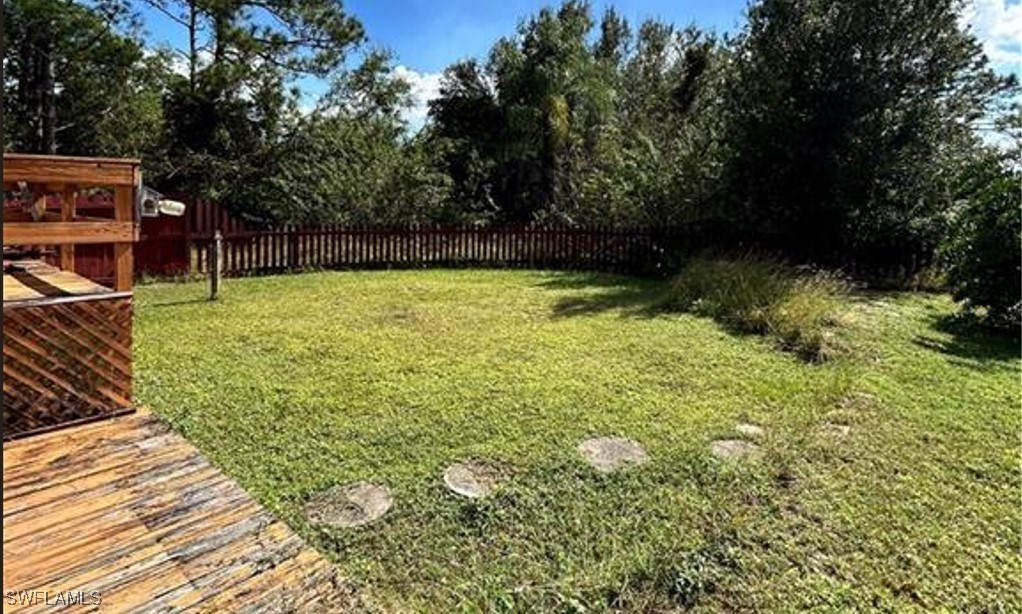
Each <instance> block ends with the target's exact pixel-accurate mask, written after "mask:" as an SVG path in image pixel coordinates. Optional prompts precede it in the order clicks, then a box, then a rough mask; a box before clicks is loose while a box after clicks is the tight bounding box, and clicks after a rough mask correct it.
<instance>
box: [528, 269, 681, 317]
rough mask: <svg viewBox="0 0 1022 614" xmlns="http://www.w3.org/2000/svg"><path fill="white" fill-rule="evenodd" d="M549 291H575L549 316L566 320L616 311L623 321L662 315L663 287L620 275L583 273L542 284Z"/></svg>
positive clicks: (658, 283)
mask: <svg viewBox="0 0 1022 614" xmlns="http://www.w3.org/2000/svg"><path fill="white" fill-rule="evenodd" d="M539 286H540V287H543V288H547V289H550V290H577V291H579V292H578V293H577V294H575V293H573V294H574V295H573V296H566V297H564V298H561V299H560V300H558V301H557V302H556V303H555V304H554V308H553V314H552V316H553V317H555V318H568V317H574V316H585V315H595V314H598V313H602V312H606V311H619V312H621V315H622V316H625V317H642V318H649V317H653V316H655V315H657V314H659V313H662V312H664V311H665V310H664V309H663V293H664V283H663V282H662V281H658V280H651V279H636V278H633V277H624V276H620V275H609V274H596V273H582V274H577V275H565V276H559V277H555V278H553V279H550V280H547V281H544V282H541V283H540V284H539Z"/></svg>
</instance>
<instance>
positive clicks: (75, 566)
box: [3, 413, 355, 612]
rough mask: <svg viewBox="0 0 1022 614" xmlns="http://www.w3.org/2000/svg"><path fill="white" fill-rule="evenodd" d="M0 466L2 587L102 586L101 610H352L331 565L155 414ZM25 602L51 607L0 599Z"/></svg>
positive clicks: (75, 436) (22, 452)
mask: <svg viewBox="0 0 1022 614" xmlns="http://www.w3.org/2000/svg"><path fill="white" fill-rule="evenodd" d="M3 468H4V487H3V514H4V516H3V518H4V520H3V533H4V538H3V541H4V552H3V560H4V566H3V567H4V571H3V586H4V590H5V591H12V590H13V591H28V592H35V591H49V593H50V596H51V600H53V599H54V595H56V593H58V592H65V593H66V592H68V591H71V592H77V591H83V592H84V593H85V594H86V595H88V594H89V592H90V591H99V592H100V594H101V596H102V603H101V604H100V606H99V608H98V609H99V610H100V611H104V612H106V611H109V612H132V611H145V612H150V611H169V612H174V611H200V612H239V611H240V612H264V611H272V612H291V611H294V612H308V611H314V612H316V611H321V612H337V611H345V610H348V609H352V608H353V607H354V603H355V600H354V597H353V594H352V593H351V592H350V591H349V590H348V589H346V588H345V587H344V585H343V584H342V583H341V582H340V580H339V579H338V577H337V572H336V570H335V568H334V567H333V565H332V564H330V563H329V562H328V561H327V560H326V559H324V558H323V557H321V556H320V555H319V554H317V553H316V552H315V551H314V550H312V549H311V548H309V547H308V546H307V545H305V543H304V542H302V540H301V539H300V538H299V537H298V536H297V535H295V534H294V533H293V532H291V530H290V529H288V528H287V527H286V526H285V525H284V524H283V523H281V522H279V521H277V520H275V519H274V518H273V517H272V516H271V515H270V514H269V513H268V512H267V511H266V510H265V509H263V508H262V507H261V506H259V505H258V504H257V503H256V502H255V501H254V500H253V499H252V498H251V497H249V496H248V495H247V494H246V493H245V492H244V491H243V490H242V489H241V488H240V487H239V486H238V485H237V484H235V483H234V482H233V481H231V480H230V479H228V478H227V477H226V476H224V475H223V474H222V473H220V472H219V471H218V470H216V469H215V468H214V467H213V466H211V465H210V464H209V463H208V462H207V461H206V460H205V459H204V458H203V457H202V456H201V455H200V454H199V452H198V451H197V450H196V449H195V448H194V447H193V446H192V445H191V444H189V443H188V442H187V441H185V440H184V439H183V438H181V437H180V436H178V435H176V434H175V433H173V432H172V431H171V430H170V429H169V427H167V425H166V424H164V423H163V422H161V421H160V420H159V419H158V418H156V417H154V416H152V415H150V414H147V413H138V414H132V415H127V416H120V417H116V418H111V419H108V420H104V421H101V422H96V423H92V424H85V425H81V426H77V427H73V428H68V429H63V430H59V431H55V432H53V433H48V434H45V435H39V436H36V437H31V438H27V439H23V440H19V441H13V442H7V443H5V444H4V456H3ZM5 597H6V596H5ZM79 609H80V610H91V609H95V608H92V607H86V608H79ZM23 610H24V611H32V612H36V611H40V612H42V611H49V610H48V609H47V608H45V607H42V608H40V607H39V606H38V605H35V606H31V607H27V606H25V605H22V604H19V603H15V604H11V603H9V600H8V599H6V598H5V599H4V605H3V611H4V612H19V611H23ZM51 610H53V611H56V610H62V611H63V606H62V605H58V606H54V607H52V608H51Z"/></svg>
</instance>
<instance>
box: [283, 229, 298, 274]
mask: <svg viewBox="0 0 1022 614" xmlns="http://www.w3.org/2000/svg"><path fill="white" fill-rule="evenodd" d="M284 232H285V236H286V237H287V268H288V269H290V270H291V271H297V270H298V247H299V246H298V230H297V228H296V227H295V226H287V227H285V229H284Z"/></svg>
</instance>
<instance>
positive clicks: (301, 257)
mask: <svg viewBox="0 0 1022 614" xmlns="http://www.w3.org/2000/svg"><path fill="white" fill-rule="evenodd" d="M669 241H670V239H669V233H666V232H655V231H651V230H648V229H631V228H609V227H589V228H574V227H546V226H538V227H533V226H529V227H525V226H496V227H478V226H421V225H411V226H402V227H351V226H319V227H315V228H297V227H285V228H280V229H275V230H267V231H253V232H240V233H232V234H225V235H224V236H223V239H222V254H221V263H222V264H221V266H222V268H223V272H224V274H225V275H228V276H240V275H260V274H271V273H281V272H289V271H300V270H308V269H349V268H350V269H357V268H363V269H370V268H418V267H468V266H487V267H507V268H540V269H543V268H549V269H578V270H600V271H615V272H622V273H632V274H649V273H655V272H656V271H657V270H658V268H661V267H663V266H664V264H665V263H664V261H663V260H664V253H665V252H664V246H665V245H666V244H667V243H668V242H669ZM212 243H213V241H212V237H211V236H205V237H193V245H194V249H193V254H192V262H191V265H192V266H191V268H192V271H193V272H197V273H203V272H206V271H207V269H208V266H209V249H210V248H211V245H212Z"/></svg>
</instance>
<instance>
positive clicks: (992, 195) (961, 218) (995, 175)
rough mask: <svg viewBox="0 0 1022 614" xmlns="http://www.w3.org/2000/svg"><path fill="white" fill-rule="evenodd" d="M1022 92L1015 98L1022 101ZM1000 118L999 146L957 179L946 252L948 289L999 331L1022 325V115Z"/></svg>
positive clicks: (1011, 111) (979, 154)
mask: <svg viewBox="0 0 1022 614" xmlns="http://www.w3.org/2000/svg"><path fill="white" fill-rule="evenodd" d="M1017 93H1018V90H1017V89H1016V90H1014V92H1013V94H1015V96H1012V97H1011V98H1013V99H1015V100H1016V101H1017ZM1006 111H1007V112H1006V113H1005V114H1004V115H1003V116H1001V117H999V118H998V121H997V122H996V123H997V128H998V132H999V136H1000V137H1001V138H999V139H997V140H996V143H997V146H989V145H988V146H985V147H981V148H979V150H978V151H976V152H975V154H974V155H973V156H972V159H971V161H970V162H969V163H968V164H967V165H966V166H965V168H964V169H963V171H962V172H961V173H960V175H959V176H958V177H957V180H956V182H955V185H954V197H955V201H956V207H955V209H954V211H953V214H952V217H951V220H950V221H951V224H950V227H951V232H950V235H949V237H948V241H947V243H946V244H945V245H944V247H943V250H942V252H943V255H944V257H945V259H946V264H947V270H948V284H949V285H950V287H951V290H952V292H953V293H954V297H955V300H958V301H961V302H962V303H963V304H964V307H965V308H966V309H967V310H969V311H976V310H983V311H984V315H985V316H986V321H987V322H988V323H989V324H992V325H994V326H1009V327H1014V328H1015V329H1016V331H1017V329H1018V326H1019V325H1022V262H1020V260H1019V258H1020V254H1022V207H1020V206H1019V189H1020V186H1022V169H1020V168H1019V153H1020V152H1022V115H1020V114H1019V111H1020V109H1019V105H1018V103H1017V102H1016V103H1015V104H1013V105H1011V106H1010V107H1009V108H1008V109H1007V110H1006Z"/></svg>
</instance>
